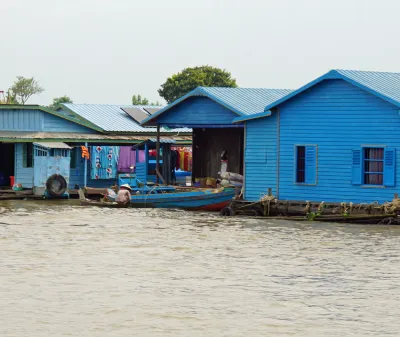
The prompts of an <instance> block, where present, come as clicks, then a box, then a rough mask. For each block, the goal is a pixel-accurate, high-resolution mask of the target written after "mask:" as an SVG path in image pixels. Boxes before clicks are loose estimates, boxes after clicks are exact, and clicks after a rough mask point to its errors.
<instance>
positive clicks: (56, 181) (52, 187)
mask: <svg viewBox="0 0 400 337" xmlns="http://www.w3.org/2000/svg"><path fill="white" fill-rule="evenodd" d="M46 189H47V192H48V193H49V194H50V195H52V196H54V197H60V196H62V195H63V194H64V193H65V191H66V190H67V181H66V180H65V178H64V177H63V176H62V175H60V174H53V175H52V176H50V177H49V178H48V179H47V181H46Z"/></svg>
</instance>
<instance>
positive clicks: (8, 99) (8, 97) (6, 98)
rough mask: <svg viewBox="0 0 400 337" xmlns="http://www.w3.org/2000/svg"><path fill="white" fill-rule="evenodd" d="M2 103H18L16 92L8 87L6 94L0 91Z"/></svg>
mask: <svg viewBox="0 0 400 337" xmlns="http://www.w3.org/2000/svg"><path fill="white" fill-rule="evenodd" d="M0 104H18V101H17V98H16V97H15V94H14V93H13V92H11V90H10V89H8V91H7V93H6V94H4V92H3V91H0Z"/></svg>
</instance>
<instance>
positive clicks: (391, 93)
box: [335, 69, 400, 105]
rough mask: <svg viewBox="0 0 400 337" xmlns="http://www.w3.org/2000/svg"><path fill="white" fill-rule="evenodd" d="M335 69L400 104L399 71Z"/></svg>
mask: <svg viewBox="0 0 400 337" xmlns="http://www.w3.org/2000/svg"><path fill="white" fill-rule="evenodd" d="M335 71H336V72H337V73H339V74H341V75H343V76H344V77H346V78H348V79H350V80H352V81H355V82H357V83H358V84H360V85H362V86H364V87H366V88H369V89H371V90H373V91H375V92H376V93H378V94H380V95H382V96H385V97H386V98H388V99H390V100H393V101H394V102H397V104H399V105H400V73H389V72H377V71H358V70H342V69H337V70H335Z"/></svg>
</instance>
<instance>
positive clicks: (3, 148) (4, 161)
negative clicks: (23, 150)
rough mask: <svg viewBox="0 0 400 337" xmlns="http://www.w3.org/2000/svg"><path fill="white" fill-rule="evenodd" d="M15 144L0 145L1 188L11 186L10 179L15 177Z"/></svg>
mask: <svg viewBox="0 0 400 337" xmlns="http://www.w3.org/2000/svg"><path fill="white" fill-rule="evenodd" d="M14 149H15V146H14V144H10V143H0V155H1V160H0V187H4V186H11V180H10V177H11V176H14V169H15V167H14Z"/></svg>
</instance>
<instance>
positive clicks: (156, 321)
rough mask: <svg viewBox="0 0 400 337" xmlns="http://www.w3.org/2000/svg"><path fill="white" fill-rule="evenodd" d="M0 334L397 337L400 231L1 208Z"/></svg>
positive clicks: (59, 207) (61, 207)
mask: <svg viewBox="0 0 400 337" xmlns="http://www.w3.org/2000/svg"><path fill="white" fill-rule="evenodd" d="M0 206H2V207H5V209H4V208H3V209H2V211H3V212H4V211H5V212H4V213H2V214H0V336H2V337H9V336H13V337H19V336H24V337H25V336H35V337H38V336H53V337H54V336H107V337H108V336H118V337H119V336H309V337H313V336H318V337H320V336H400V227H378V226H352V225H334V224H330V225H327V224H318V223H306V222H305V223H290V222H278V221H270V220H253V219H244V218H220V217H218V216H216V215H210V214H204V213H188V212H183V211H164V210H135V209H99V208H82V207H79V206H74V205H73V204H71V203H65V202H54V203H45V202H38V203H33V202H28V201H17V202H7V203H6V202H3V203H2V204H0Z"/></svg>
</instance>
